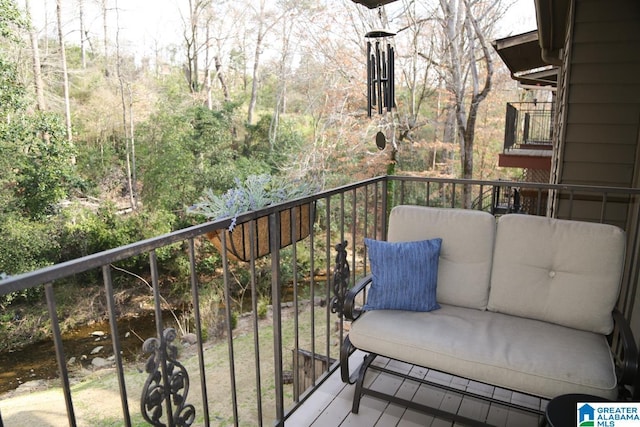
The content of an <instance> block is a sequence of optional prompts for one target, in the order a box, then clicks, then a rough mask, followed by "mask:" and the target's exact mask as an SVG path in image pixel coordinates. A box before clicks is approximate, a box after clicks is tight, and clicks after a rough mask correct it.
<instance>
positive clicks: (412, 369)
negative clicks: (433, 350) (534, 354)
mask: <svg viewBox="0 0 640 427" xmlns="http://www.w3.org/2000/svg"><path fill="white" fill-rule="evenodd" d="M362 356H363V353H361V352H356V353H354V354H353V355H352V356H351V363H350V367H351V369H352V370H353V369H356V368H357V366H358V365H359V364H360V362H361V361H362ZM374 364H376V365H379V366H389V367H392V368H393V369H394V370H401V371H404V372H409V373H410V375H411V376H415V377H418V378H425V377H426V378H427V379H430V380H434V381H435V382H438V383H440V384H445V385H449V386H452V387H455V388H458V389H461V390H465V389H467V390H473V391H474V392H476V393H478V394H483V395H487V396H493V397H496V398H499V399H500V400H503V401H510V402H514V403H518V404H520V405H523V406H526V407H531V408H535V409H541V410H544V408H545V405H546V403H547V402H546V401H545V400H541V399H537V398H533V397H531V396H527V395H523V394H520V393H517V392H512V391H509V390H504V389H500V388H495V387H490V386H487V385H485V384H480V383H475V382H473V381H469V380H466V379H462V378H458V377H452V376H451V375H446V374H443V373H441V372H436V371H430V370H427V369H425V368H421V367H417V366H413V365H408V364H406V363H402V362H397V361H394V360H389V359H386V358H381V357H378V358H377V359H376V360H375V361H374ZM366 381H367V382H368V383H369V385H370V386H371V387H373V388H375V389H376V390H380V391H383V392H385V393H393V394H395V395H396V396H398V397H402V398H404V399H410V400H412V401H415V402H419V403H422V404H426V405H430V406H435V407H438V408H440V409H443V410H446V411H449V412H456V413H458V414H460V415H464V416H466V417H469V418H472V419H476V420H480V421H483V422H487V423H489V424H491V425H495V426H506V427H511V426H514V427H529V426H530V427H536V426H538V425H539V424H540V421H541V419H540V417H539V416H537V415H535V414H532V413H529V412H524V411H520V410H515V409H509V408H507V407H506V406H502V405H495V404H489V403H487V402H484V401H482V400H480V399H477V398H472V397H466V396H462V395H458V394H456V393H453V392H447V391H445V390H442V389H438V388H435V387H431V386H427V385H424V384H419V383H416V382H414V381H410V380H404V379H402V378H400V377H397V376H394V375H389V374H386V373H379V372H369V373H368V374H367V380H366ZM354 389H355V386H353V385H345V384H343V383H342V381H341V380H340V372H339V371H336V372H334V373H333V374H332V375H331V377H330V378H328V379H327V380H326V381H325V382H324V383H323V384H322V385H321V386H320V387H319V388H318V389H317V390H316V391H315V392H313V394H311V395H310V396H309V398H308V399H307V400H306V401H305V402H304V403H303V404H302V405H301V406H300V407H298V408H297V409H296V410H295V412H293V413H292V414H291V415H290V416H289V418H288V419H287V420H286V422H285V425H287V426H314V427H336V426H362V427H371V426H379V427H389V426H421V427H423V426H432V427H444V426H452V425H455V426H457V425H459V424H457V423H456V424H452V422H451V421H448V420H444V419H437V418H434V417H433V416H430V415H428V414H424V413H421V412H417V411H414V410H411V409H407V408H406V407H401V406H398V405H395V404H390V403H388V402H386V401H383V400H380V399H376V398H373V397H370V396H365V397H363V398H362V401H361V404H360V411H359V413H358V414H353V413H352V412H351V403H352V401H353V393H354Z"/></svg>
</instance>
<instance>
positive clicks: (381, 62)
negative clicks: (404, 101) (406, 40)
mask: <svg viewBox="0 0 640 427" xmlns="http://www.w3.org/2000/svg"><path fill="white" fill-rule="evenodd" d="M395 35H396V33H394V32H391V31H389V30H373V31H369V32H368V33H367V34H366V35H365V38H367V39H372V40H369V41H367V113H368V115H369V117H371V116H372V115H373V111H374V109H375V110H376V111H377V113H378V114H383V113H384V111H385V110H386V111H387V112H391V110H392V109H393V108H394V107H395V88H394V78H395V65H394V63H395V49H394V48H393V46H392V44H391V39H392V38H393V37H394V36H395Z"/></svg>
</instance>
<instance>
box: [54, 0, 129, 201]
mask: <svg viewBox="0 0 640 427" xmlns="http://www.w3.org/2000/svg"><path fill="white" fill-rule="evenodd" d="M58 1H60V0H58ZM115 11H116V75H117V77H118V84H119V86H120V101H121V106H122V130H123V136H124V139H125V141H126V144H125V146H126V149H125V152H126V161H125V163H126V169H127V187H128V191H129V203H130V205H131V209H132V210H136V209H137V207H138V205H137V190H136V182H135V175H136V173H135V141H134V138H133V136H134V132H133V129H134V128H133V94H132V91H131V86H130V85H129V83H128V82H126V81H125V76H124V73H123V70H122V56H121V54H120V11H119V8H118V0H115ZM125 89H126V90H127V91H128V92H129V103H128V106H129V118H130V120H129V123H128V124H127V101H126V98H125Z"/></svg>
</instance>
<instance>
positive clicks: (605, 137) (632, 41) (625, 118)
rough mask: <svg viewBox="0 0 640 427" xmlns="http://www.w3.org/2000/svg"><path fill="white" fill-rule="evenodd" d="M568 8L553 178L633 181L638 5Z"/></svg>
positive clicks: (639, 108) (591, 0) (580, 3)
mask: <svg viewBox="0 0 640 427" xmlns="http://www.w3.org/2000/svg"><path fill="white" fill-rule="evenodd" d="M572 9H573V22H572V26H571V31H570V32H568V33H569V34H570V37H569V40H568V41H567V45H566V48H565V52H566V53H567V58H565V59H568V62H569V63H570V69H569V71H568V73H567V74H566V76H565V78H566V81H565V82H564V86H565V87H564V90H565V91H566V93H565V96H564V102H565V103H566V105H565V109H566V115H565V118H564V129H563V133H564V134H561V136H560V137H561V141H560V144H558V146H559V147H560V150H561V153H560V154H559V160H560V162H561V164H560V165H558V167H559V175H558V176H557V182H558V183H564V184H591V185H594V184H595V185H605V186H616V187H618V186H619V187H631V186H634V184H635V183H634V176H635V174H636V173H637V172H636V165H635V163H636V157H637V156H636V149H637V136H638V126H639V123H640V81H639V76H640V5H639V4H638V2H637V1H636V0H612V1H606V2H604V1H600V0H576V1H575V2H574V3H573V7H572ZM558 202H559V203H562V202H561V201H560V200H559V201H558ZM558 211H560V209H559V210H558Z"/></svg>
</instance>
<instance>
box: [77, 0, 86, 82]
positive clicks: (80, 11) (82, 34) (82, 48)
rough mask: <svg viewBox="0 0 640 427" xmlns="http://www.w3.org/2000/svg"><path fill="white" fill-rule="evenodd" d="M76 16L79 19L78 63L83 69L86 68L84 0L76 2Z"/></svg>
mask: <svg viewBox="0 0 640 427" xmlns="http://www.w3.org/2000/svg"><path fill="white" fill-rule="evenodd" d="M78 14H79V17H80V63H81V64H82V69H85V68H87V46H86V41H87V39H86V37H87V34H86V30H85V28H84V0H78Z"/></svg>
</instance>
